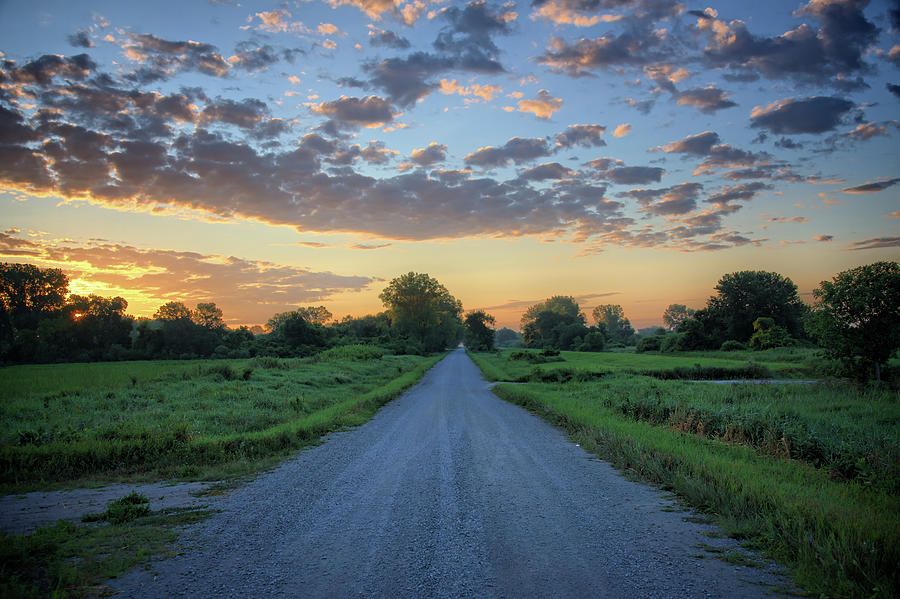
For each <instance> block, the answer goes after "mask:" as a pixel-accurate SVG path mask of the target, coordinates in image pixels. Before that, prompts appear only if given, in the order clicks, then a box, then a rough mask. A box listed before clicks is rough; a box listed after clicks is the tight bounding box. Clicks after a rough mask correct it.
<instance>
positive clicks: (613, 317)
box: [594, 304, 634, 345]
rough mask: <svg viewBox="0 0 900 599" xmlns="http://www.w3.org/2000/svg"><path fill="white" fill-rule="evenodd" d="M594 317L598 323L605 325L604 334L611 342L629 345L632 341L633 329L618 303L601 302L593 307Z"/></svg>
mask: <svg viewBox="0 0 900 599" xmlns="http://www.w3.org/2000/svg"><path fill="white" fill-rule="evenodd" d="M594 319H595V320H596V321H597V324H598V325H603V326H604V327H606V336H607V337H608V338H609V340H610V341H611V342H613V343H622V344H623V345H631V344H632V343H633V341H634V329H633V328H632V326H631V322H630V321H629V320H628V319H627V318H625V310H624V309H623V308H622V306H620V305H618V304H603V305H602V306H597V307H596V308H594Z"/></svg>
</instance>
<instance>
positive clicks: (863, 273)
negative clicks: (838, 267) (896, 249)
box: [807, 261, 900, 380]
mask: <svg viewBox="0 0 900 599" xmlns="http://www.w3.org/2000/svg"><path fill="white" fill-rule="evenodd" d="M813 295H814V297H815V298H816V304H815V305H814V306H813V308H812V313H811V314H810V318H809V320H808V321H807V328H808V329H809V331H810V333H812V335H813V336H814V337H815V338H816V339H817V340H818V342H819V343H820V344H821V345H822V347H824V348H825V349H826V352H827V353H828V354H829V355H830V356H831V357H834V358H838V359H841V360H844V361H845V362H850V363H851V364H852V363H857V362H858V363H859V366H862V367H863V368H866V367H868V368H872V367H874V370H875V378H876V379H879V380H880V378H881V365H882V364H884V363H885V362H887V361H888V359H889V358H890V357H891V356H892V355H893V354H894V352H896V351H897V350H898V349H900V266H898V263H897V262H887V261H884V262H876V263H874V264H869V265H867V266H860V267H858V268H851V269H850V270H845V271H843V272H841V273H838V275H836V276H835V277H834V278H833V279H832V280H831V281H822V282H821V283H820V284H819V287H818V288H817V289H815V290H814V291H813Z"/></svg>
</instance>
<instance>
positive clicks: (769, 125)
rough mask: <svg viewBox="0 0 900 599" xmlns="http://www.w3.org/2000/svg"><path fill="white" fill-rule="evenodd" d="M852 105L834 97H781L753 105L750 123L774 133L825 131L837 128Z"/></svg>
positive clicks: (814, 132)
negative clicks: (765, 103)
mask: <svg viewBox="0 0 900 599" xmlns="http://www.w3.org/2000/svg"><path fill="white" fill-rule="evenodd" d="M854 106H855V104H854V103H853V102H851V101H849V100H845V99H843V98H837V97H823V96H815V97H812V98H805V99H801V100H795V99H794V98H785V99H783V100H777V101H775V102H772V103H771V104H769V105H768V106H757V107H756V108H754V109H753V111H752V112H751V113H750V121H751V124H750V126H751V127H760V128H763V129H767V130H769V131H771V132H772V133H775V134H778V135H781V134H797V133H810V134H817V133H825V132H826V131H832V130H834V129H835V128H837V126H838V125H840V124H841V121H842V119H843V117H844V115H845V114H847V112H848V111H850V110H851V109H852V108H854Z"/></svg>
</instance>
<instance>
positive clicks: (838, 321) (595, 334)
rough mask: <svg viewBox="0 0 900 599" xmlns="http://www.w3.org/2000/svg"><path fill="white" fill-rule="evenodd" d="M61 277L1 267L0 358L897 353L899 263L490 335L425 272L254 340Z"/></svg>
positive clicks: (181, 307) (865, 363) (727, 281)
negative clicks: (366, 309) (648, 322)
mask: <svg viewBox="0 0 900 599" xmlns="http://www.w3.org/2000/svg"><path fill="white" fill-rule="evenodd" d="M68 285H69V281H68V278H67V277H66V275H65V273H63V272H62V271H61V270H59V269H52V268H49V269H41V268H38V267H37V266H34V265H31V264H15V263H0V360H2V361H5V362H58V361H91V360H132V359H184V358H200V357H222V358H226V357H227V358H242V357H251V356H256V355H274V356H297V355H310V354H312V353H315V352H317V351H320V350H322V349H325V348H328V347H333V346H336V345H345V344H359V343H362V344H375V345H380V346H382V347H385V348H387V349H389V350H391V351H394V352H395V353H418V354H425V353H430V352H436V351H441V350H443V349H445V348H448V347H452V346H454V345H457V344H458V343H460V342H463V343H465V345H466V346H467V347H468V348H470V349H472V350H475V351H489V350H492V349H493V348H494V347H521V346H524V347H528V348H539V349H554V350H572V351H602V350H605V349H613V348H623V347H627V346H636V351H639V352H646V351H662V352H670V351H693V350H725V351H728V350H740V349H759V350H762V349H769V348H773V347H783V346H792V345H798V344H805V345H810V346H812V345H814V344H815V343H818V344H819V345H820V346H821V347H822V348H824V349H825V351H826V353H827V355H828V356H829V357H831V358H834V359H836V360H838V361H840V362H841V363H842V364H843V365H844V366H845V368H846V369H848V370H852V371H853V372H855V373H857V374H858V373H861V372H871V373H872V374H873V376H874V377H875V378H880V376H881V369H882V366H883V365H884V364H885V363H886V362H887V361H888V360H889V359H890V358H891V357H892V356H894V355H895V354H896V352H897V350H898V348H900V267H898V264H897V262H877V263H875V264H870V265H867V266H862V267H859V268H854V269H850V270H847V271H844V272H842V273H840V274H838V275H837V276H835V277H834V279H833V280H832V281H823V282H822V283H821V284H820V286H819V287H818V288H817V289H816V290H815V291H814V298H815V300H816V301H815V303H814V304H813V305H812V306H808V305H806V304H805V303H804V302H803V301H801V299H800V296H799V294H798V292H797V286H796V285H795V284H794V283H793V281H791V280H790V279H789V278H787V277H784V276H782V275H780V274H778V273H774V272H766V271H750V270H747V271H739V272H734V273H729V274H726V275H724V276H723V277H722V278H721V279H719V281H718V283H717V284H716V286H715V291H716V293H715V295H713V296H711V297H710V298H709V299H708V300H707V302H706V306H705V307H703V308H701V309H698V310H692V309H690V308H688V307H687V306H685V305H683V304H671V305H669V306H668V308H666V310H665V312H664V314H663V315H662V318H663V321H664V323H665V325H666V328H662V327H660V328H658V329H654V330H650V331H646V330H643V331H641V332H640V333H636V332H635V330H634V328H633V327H632V326H631V323H630V321H629V320H628V318H626V316H625V312H624V310H623V308H622V306H619V305H615V304H604V305H601V306H597V307H596V308H594V310H593V311H592V312H591V316H592V318H593V324H589V322H588V319H587V317H586V316H585V314H584V313H583V312H582V311H581V308H580V307H579V305H578V303H577V302H576V301H575V299H574V298H573V297H570V296H563V295H556V296H553V297H550V298H548V299H546V300H544V301H542V302H539V303H537V304H535V305H533V306H531V307H530V308H528V309H527V310H526V311H525V313H524V314H523V316H522V320H521V326H522V332H521V333H519V332H517V331H514V330H512V329H509V328H501V329H500V330H497V331H495V330H494V328H493V326H494V324H495V319H494V317H493V316H491V315H490V314H487V313H486V312H484V311H483V310H474V311H469V312H468V313H465V314H463V309H462V303H461V302H460V301H459V300H458V299H456V298H455V297H453V295H451V294H450V292H449V291H448V290H447V288H446V287H444V285H442V284H441V283H440V282H439V281H437V280H436V279H434V278H432V277H430V276H429V275H427V274H424V273H415V272H410V273H407V274H404V275H401V276H398V277H396V278H395V279H393V280H392V281H391V282H390V283H389V284H388V285H387V287H386V288H385V289H384V291H383V292H382V293H381V295H380V296H379V297H380V299H381V301H382V303H383V304H384V308H385V310H384V311H383V312H381V313H378V314H374V315H367V316H362V317H350V316H347V317H345V318H344V319H342V320H334V319H333V318H332V314H331V313H330V312H329V311H328V310H327V309H326V308H325V307H324V306H308V307H301V308H297V309H296V310H292V311H289V312H282V313H279V314H275V315H273V316H272V318H270V319H269V321H268V322H267V324H266V329H265V333H264V334H254V332H252V331H251V330H250V329H248V328H247V327H239V328H237V329H231V328H228V327H227V326H225V320H224V315H223V313H222V310H221V309H219V308H218V307H217V306H216V304H215V303H213V302H201V303H198V304H197V305H196V307H195V308H194V309H191V308H189V307H188V306H187V305H185V304H184V303H183V302H179V301H170V302H167V303H165V304H163V305H162V306H160V307H159V309H158V310H157V311H156V313H155V314H154V316H153V318H135V317H133V316H129V315H128V314H126V312H125V310H126V309H127V307H128V302H126V301H125V299H123V298H121V297H113V298H106V297H101V296H98V295H93V294H91V295H87V296H82V295H76V294H69V292H68Z"/></svg>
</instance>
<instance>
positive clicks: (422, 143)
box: [0, 0, 900, 328]
mask: <svg viewBox="0 0 900 599" xmlns="http://www.w3.org/2000/svg"><path fill="white" fill-rule="evenodd" d="M898 141H900V0H873V1H869V0H808V1H807V2H802V1H791V0H755V1H754V2H743V1H730V2H726V1H721V2H715V1H712V0H702V1H700V2H699V3H696V4H694V3H690V2H687V3H683V2H676V1H674V0H534V1H532V2H487V1H471V2H468V3H466V2H452V1H449V0H448V1H441V0H439V1H430V0H412V1H407V0H324V1H318V0H315V1H308V2H306V1H298V2H293V1H292V2H280V3H278V2H250V1H236V0H235V1H226V0H219V1H209V2H203V1H200V0H195V1H192V0H179V1H178V2H169V1H164V0H162V1H154V2H130V1H122V0H115V1H108V2H104V1H96V2H89V1H85V2H69V1H59V2H56V1H30V2H25V1H19V0H0V261H6V262H28V263H32V264H37V265H38V266H41V267H52V268H62V269H63V270H64V271H65V272H66V273H67V274H68V275H69V277H70V280H71V285H70V290H71V291H72V292H73V293H78V294H89V293H96V294H99V295H103V296H114V295H120V296H122V297H124V298H125V299H126V300H128V303H129V307H128V312H129V313H131V314H134V315H137V316H151V315H152V314H153V312H154V311H155V310H156V308H157V307H158V306H160V305H161V304H163V303H165V302H168V301H183V302H184V303H185V304H187V305H188V306H190V307H193V306H194V305H196V304H197V303H199V302H207V301H214V302H215V303H216V304H217V305H218V306H219V307H220V308H222V309H223V311H224V313H225V319H226V322H227V323H229V324H230V325H232V326H236V325H239V324H247V325H253V324H259V323H265V322H266V320H268V319H269V317H271V316H272V315H273V314H275V313H277V312H283V311H286V310H292V309H295V308H296V307H299V306H306V305H324V306H326V307H327V308H328V309H329V310H330V311H331V312H332V313H333V314H334V316H336V317H343V316H344V315H353V316H360V315H364V314H373V313H376V312H379V311H381V310H382V309H383V307H382V304H381V301H380V300H379V299H378V294H379V293H380V292H381V291H382V290H383V289H384V287H385V285H386V284H387V283H388V282H389V281H390V280H391V279H392V278H394V277H396V276H398V275H400V274H403V273H406V272H410V271H414V272H426V273H428V274H429V275H431V276H432V277H435V278H436V279H438V280H439V281H440V282H441V283H443V284H444V285H445V286H446V287H447V288H448V290H449V291H450V292H451V293H452V294H453V295H454V296H456V297H457V298H459V299H460V300H461V301H462V303H463V305H464V308H465V309H466V310H471V309H485V310H487V311H488V312H489V313H491V314H493V315H494V316H495V317H496V318H497V325H498V326H511V327H513V328H517V327H518V324H519V319H520V317H521V313H522V312H523V311H524V310H525V309H526V308H527V307H528V306H530V305H532V304H534V303H537V302H539V301H541V300H543V299H545V298H547V297H550V296H552V295H570V296H574V297H575V298H576V299H577V300H578V302H579V304H580V305H581V307H582V308H583V309H584V310H585V312H586V313H588V314H589V313H590V310H591V309H592V308H593V307H594V306H597V305H600V304H619V305H622V306H623V308H624V309H625V314H626V316H627V317H628V318H630V320H631V322H632V324H633V325H634V326H635V327H636V328H642V327H649V326H654V325H657V324H661V323H662V314H663V311H664V310H665V308H666V306H668V305H669V304H673V303H680V304H686V305H688V306H689V307H694V308H700V307H703V306H704V305H705V302H706V299H707V298H708V297H709V296H710V295H711V294H713V292H714V286H715V284H716V282H717V281H718V279H719V278H720V277H721V276H722V275H724V274H726V273H729V272H735V271H739V270H748V269H751V270H768V271H775V272H778V273H780V274H782V275H784V276H787V277H789V278H791V279H792V280H793V281H794V282H795V283H796V284H797V286H798V288H799V290H800V292H801V294H803V297H806V298H809V297H810V293H811V291H812V290H813V289H814V288H815V287H816V286H817V285H818V284H819V282H820V281H822V280H828V279H831V278H832V277H833V276H834V275H836V274H837V273H838V272H840V271H842V270H846V269H848V268H852V267H855V266H859V265H863V264H870V263H872V262H875V261H878V260H898V259H900V226H898V225H900V201H898V200H900V151H898V149H900V143H898Z"/></svg>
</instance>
